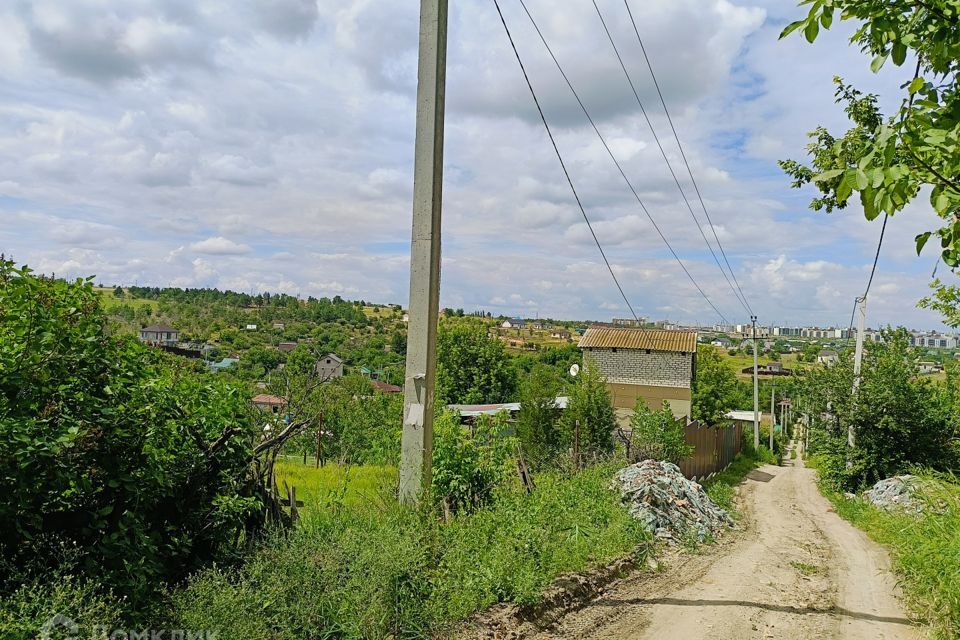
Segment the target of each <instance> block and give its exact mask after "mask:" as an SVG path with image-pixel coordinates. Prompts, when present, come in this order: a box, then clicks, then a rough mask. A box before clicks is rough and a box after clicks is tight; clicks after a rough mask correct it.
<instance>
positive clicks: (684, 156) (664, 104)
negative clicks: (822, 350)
mask: <svg viewBox="0 0 960 640" xmlns="http://www.w3.org/2000/svg"><path fill="white" fill-rule="evenodd" d="M623 4H624V6H626V8H627V14H628V15H629V16H630V23H631V24H632V25H633V31H634V33H636V35H637V42H639V43H640V51H642V52H643V59H644V60H645V61H646V63H647V69H649V70H650V77H652V78H653V85H654V87H656V89H657V95H658V96H659V97H660V105H661V106H662V107H663V112H664V113H665V114H666V116H667V122H668V123H669V124H670V130H671V131H672V132H673V137H674V139H675V140H676V141H677V148H678V149H679V150H680V157H681V158H682V159H683V164H684V165H685V166H686V168H687V174H688V175H689V176H690V182H691V183H692V184H693V189H694V191H695V192H696V194H697V199H698V200H699V201H700V206H701V207H703V213H704V215H705V216H706V217H707V223H708V224H709V225H710V230H711V231H712V232H713V238H714V240H716V242H717V247H718V248H719V249H720V255H722V256H723V261H724V263H725V264H726V265H727V269H729V270H730V276H731V277H732V278H733V282H734V284H736V286H737V290H738V291H739V292H740V295H741V296H742V297H743V301H744V302H745V303H746V305H747V308H748V309H750V314H751V315H753V309H752V308H751V307H750V302H749V300H747V296H746V294H744V293H743V289H742V288H741V287H740V282H739V281H738V280H737V274H736V272H735V271H734V270H733V267H732V266H731V265H730V260H729V259H728V258H727V252H726V251H725V250H724V249H723V243H721V242H720V237H719V236H718V235H717V229H716V227H715V226H714V224H713V220H712V219H711V218H710V211H709V209H707V205H706V202H705V201H704V199H703V195H702V194H701V193H700V185H698V184H697V179H696V178H695V177H694V176H693V169H692V168H691V167H690V162H689V161H688V160H687V154H686V152H685V151H684V149H683V144H682V143H681V142H680V136H679V134H677V128H676V126H674V124H673V117H671V115H670V110H669V109H668V108H667V102H666V100H665V99H664V97H663V91H661V90H660V83H659V81H658V80H657V74H656V72H654V70H653V64H652V63H651V62H650V56H648V55H647V48H646V47H645V46H644V44H643V38H641V37H640V29H639V28H638V27H637V21H636V20H635V19H634V17H633V11H631V10H630V3H629V2H628V1H627V0H623Z"/></svg>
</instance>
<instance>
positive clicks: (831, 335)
mask: <svg viewBox="0 0 960 640" xmlns="http://www.w3.org/2000/svg"><path fill="white" fill-rule="evenodd" d="M853 333H854V332H853V331H851V330H849V329H837V328H835V327H827V328H826V329H823V328H820V327H804V328H803V329H801V330H800V337H802V338H817V339H819V340H837V339H841V340H842V339H846V338H850V337H852V336H853Z"/></svg>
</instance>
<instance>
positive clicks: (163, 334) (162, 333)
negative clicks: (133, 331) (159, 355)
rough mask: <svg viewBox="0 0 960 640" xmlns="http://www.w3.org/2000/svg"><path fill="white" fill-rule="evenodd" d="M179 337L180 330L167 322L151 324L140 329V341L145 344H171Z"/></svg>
mask: <svg viewBox="0 0 960 640" xmlns="http://www.w3.org/2000/svg"><path fill="white" fill-rule="evenodd" d="M179 339H180V331H179V330H177V329H174V328H173V327H171V326H170V325H168V324H153V325H150V326H149V327H143V328H142V329H140V341H141V342H146V343H147V344H155V345H169V346H173V345H175V344H177V341H178V340H179Z"/></svg>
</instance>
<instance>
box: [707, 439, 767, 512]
mask: <svg viewBox="0 0 960 640" xmlns="http://www.w3.org/2000/svg"><path fill="white" fill-rule="evenodd" d="M764 464H777V457H776V456H775V455H774V454H772V453H770V450H769V449H767V448H766V447H764V446H763V445H760V450H759V451H754V450H753V448H752V447H748V448H745V449H744V452H743V453H741V454H740V455H738V456H737V457H736V458H734V460H733V462H731V463H730V465H729V466H728V467H727V468H726V469H724V470H723V471H721V472H720V473H718V474H717V475H715V476H713V477H712V478H710V479H709V480H704V481H703V483H702V484H703V488H704V489H705V490H706V492H707V495H708V496H710V498H711V499H712V500H713V501H714V502H716V503H717V504H718V505H720V506H721V507H723V508H724V509H726V510H727V511H730V512H731V513H733V512H734V509H733V496H734V493H735V492H736V487H737V485H738V484H740V483H741V482H742V481H743V479H744V478H745V477H746V475H747V474H748V473H750V472H751V471H753V470H754V469H756V468H757V467H759V466H760V465H764Z"/></svg>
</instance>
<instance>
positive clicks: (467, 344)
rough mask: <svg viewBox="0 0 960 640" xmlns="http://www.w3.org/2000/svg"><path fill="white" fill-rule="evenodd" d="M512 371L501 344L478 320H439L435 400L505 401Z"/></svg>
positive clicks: (511, 385)
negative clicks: (443, 321) (461, 321)
mask: <svg viewBox="0 0 960 640" xmlns="http://www.w3.org/2000/svg"><path fill="white" fill-rule="evenodd" d="M516 387H517V381H516V373H515V371H514V368H513V365H512V363H511V362H510V358H509V357H508V356H507V354H506V353H505V352H504V349H503V343H502V342H500V341H499V340H495V339H493V338H490V337H489V336H487V330H486V328H485V327H484V326H483V325H482V324H479V323H475V322H471V323H457V324H447V323H441V325H440V330H439V334H438V336H437V402H438V403H439V404H452V403H460V404H480V403H490V402H509V401H511V400H513V399H514V398H513V397H512V396H513V395H514V393H515V392H516Z"/></svg>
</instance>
